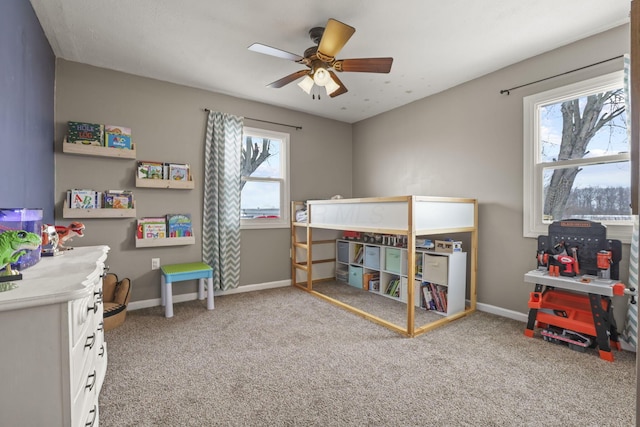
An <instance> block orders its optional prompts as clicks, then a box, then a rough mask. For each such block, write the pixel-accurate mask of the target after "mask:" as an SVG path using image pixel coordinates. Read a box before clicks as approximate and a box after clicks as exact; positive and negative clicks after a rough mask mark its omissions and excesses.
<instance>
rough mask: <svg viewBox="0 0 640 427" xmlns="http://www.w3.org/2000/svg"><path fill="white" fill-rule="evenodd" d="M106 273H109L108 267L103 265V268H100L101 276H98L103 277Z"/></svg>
mask: <svg viewBox="0 0 640 427" xmlns="http://www.w3.org/2000/svg"><path fill="white" fill-rule="evenodd" d="M108 271H109V266H108V265H105V266H104V267H103V268H102V274H101V275H100V277H104V276H106V275H107V272H108Z"/></svg>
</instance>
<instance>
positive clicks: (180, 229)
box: [167, 214, 193, 237]
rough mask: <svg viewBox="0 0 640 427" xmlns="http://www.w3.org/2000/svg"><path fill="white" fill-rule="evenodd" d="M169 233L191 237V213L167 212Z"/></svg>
mask: <svg viewBox="0 0 640 427" xmlns="http://www.w3.org/2000/svg"><path fill="white" fill-rule="evenodd" d="M167 234H168V236H169V237H190V236H192V235H193V231H192V229H191V214H167Z"/></svg>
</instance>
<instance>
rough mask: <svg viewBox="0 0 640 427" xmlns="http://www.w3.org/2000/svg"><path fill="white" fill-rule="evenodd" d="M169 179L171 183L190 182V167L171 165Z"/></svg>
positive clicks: (169, 166)
mask: <svg viewBox="0 0 640 427" xmlns="http://www.w3.org/2000/svg"><path fill="white" fill-rule="evenodd" d="M168 168H169V179H170V180H171V181H190V180H191V178H190V176H189V169H190V168H189V165H188V164H186V163H169V164H168Z"/></svg>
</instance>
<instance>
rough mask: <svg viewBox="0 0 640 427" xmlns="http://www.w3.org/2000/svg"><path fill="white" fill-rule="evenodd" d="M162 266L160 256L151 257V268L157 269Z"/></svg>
mask: <svg viewBox="0 0 640 427" xmlns="http://www.w3.org/2000/svg"><path fill="white" fill-rule="evenodd" d="M159 268H160V258H151V269H152V270H157V269H159Z"/></svg>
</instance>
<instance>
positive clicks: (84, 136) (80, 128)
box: [67, 122, 104, 146]
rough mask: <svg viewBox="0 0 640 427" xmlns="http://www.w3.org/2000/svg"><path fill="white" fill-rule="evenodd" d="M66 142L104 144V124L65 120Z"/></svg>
mask: <svg viewBox="0 0 640 427" xmlns="http://www.w3.org/2000/svg"><path fill="white" fill-rule="evenodd" d="M67 143H72V144H82V145H98V146H104V125H101V124H96V123H84V122H67Z"/></svg>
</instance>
